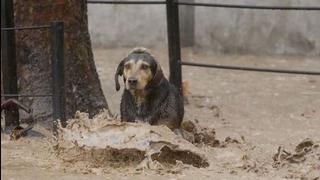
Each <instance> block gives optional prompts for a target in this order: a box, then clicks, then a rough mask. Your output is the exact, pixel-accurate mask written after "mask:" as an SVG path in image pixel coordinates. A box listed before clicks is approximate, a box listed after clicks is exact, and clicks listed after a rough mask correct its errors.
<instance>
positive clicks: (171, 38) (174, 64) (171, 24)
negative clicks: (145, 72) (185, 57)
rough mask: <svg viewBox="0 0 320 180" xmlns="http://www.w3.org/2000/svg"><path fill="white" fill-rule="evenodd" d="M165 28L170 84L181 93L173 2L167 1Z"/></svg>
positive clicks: (175, 9)
mask: <svg viewBox="0 0 320 180" xmlns="http://www.w3.org/2000/svg"><path fill="white" fill-rule="evenodd" d="M166 2H167V4H166V5H167V28H168V32H167V33H168V49H169V70H170V78H169V79H170V82H171V83H172V84H173V85H175V86H176V87H177V88H178V89H179V91H180V92H181V93H182V89H181V83H182V77H181V76H182V74H181V64H180V63H179V62H180V60H181V48H180V33H179V31H180V30H179V7H178V4H177V3H175V0H167V1H166Z"/></svg>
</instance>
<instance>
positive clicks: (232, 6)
mask: <svg viewBox="0 0 320 180" xmlns="http://www.w3.org/2000/svg"><path fill="white" fill-rule="evenodd" d="M175 3H176V4H178V5H186V6H203V7H219V8H235V9H264V10H309V11H310V10H311V11H314V10H316V11H318V10H320V7H306V6H256V5H235V4H217V3H199V2H197V3H190V2H178V1H176V2H175Z"/></svg>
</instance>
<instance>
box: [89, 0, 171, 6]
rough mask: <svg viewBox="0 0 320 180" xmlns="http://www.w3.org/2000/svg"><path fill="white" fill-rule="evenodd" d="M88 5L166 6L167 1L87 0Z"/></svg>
mask: <svg viewBox="0 0 320 180" xmlns="http://www.w3.org/2000/svg"><path fill="white" fill-rule="evenodd" d="M87 3H90V4H130V5H138V4H145V5H155V4H166V2H165V1H90V0H87Z"/></svg>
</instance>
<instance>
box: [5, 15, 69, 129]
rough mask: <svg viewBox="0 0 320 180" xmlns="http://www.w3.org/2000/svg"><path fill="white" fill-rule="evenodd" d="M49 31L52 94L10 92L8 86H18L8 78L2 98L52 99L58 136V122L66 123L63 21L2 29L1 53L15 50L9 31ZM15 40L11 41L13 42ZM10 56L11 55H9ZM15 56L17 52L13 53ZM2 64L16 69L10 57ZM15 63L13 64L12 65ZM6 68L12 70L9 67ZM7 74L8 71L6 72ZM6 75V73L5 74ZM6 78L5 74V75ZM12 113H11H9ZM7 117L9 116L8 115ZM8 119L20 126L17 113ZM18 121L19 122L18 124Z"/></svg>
mask: <svg viewBox="0 0 320 180" xmlns="http://www.w3.org/2000/svg"><path fill="white" fill-rule="evenodd" d="M39 29H47V30H50V32H51V69H52V94H18V93H17V92H8V91H10V90H8V88H6V86H12V85H14V86H17V85H16V84H17V80H16V78H15V77H10V76H6V78H5V79H3V80H4V81H6V83H4V94H1V97H5V98H6V99H9V98H18V97H34V98H43V97H52V109H53V120H54V123H53V124H54V134H56V133H57V132H56V128H57V127H56V125H57V120H58V119H60V120H61V121H62V122H63V121H65V88H64V52H63V47H64V46H63V44H64V35H63V34H64V24H63V22H62V21H54V22H52V23H51V24H50V25H41V26H27V27H3V28H2V27H1V36H2V37H3V42H1V51H2V52H4V53H6V52H7V51H12V50H13V49H14V50H15V45H14V44H12V43H10V39H9V38H7V35H8V33H6V32H7V31H21V30H39ZM12 40H14V39H11V41H12ZM7 54H9V53H7ZM13 54H15V52H13ZM1 61H2V62H1V63H4V64H6V65H7V64H8V62H9V61H10V62H11V66H12V65H13V67H16V59H15V57H10V56H9V55H6V56H3V57H2V58H1ZM12 63H13V64H12ZM5 68H8V69H10V68H12V67H10V66H7V67H5ZM6 72H7V71H6ZM3 73H5V72H3ZM4 76H5V74H4ZM8 113H10V112H8ZM6 116H7V114H6ZM8 117H10V118H13V121H15V122H13V124H19V114H17V113H15V117H13V116H10V115H8ZM10 118H9V119H7V118H6V124H8V123H9V124H10V122H7V121H10ZM17 121H18V122H17Z"/></svg>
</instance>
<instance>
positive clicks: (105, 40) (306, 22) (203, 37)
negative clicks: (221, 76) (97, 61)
mask: <svg viewBox="0 0 320 180" xmlns="http://www.w3.org/2000/svg"><path fill="white" fill-rule="evenodd" d="M185 1H186V0H185ZM197 2H221V3H230V4H251V5H283V6H290V5H291V6H299V5H300V6H320V0H281V1H279V0H268V1H257V0H229V1H225V0H197ZM180 7H181V9H182V11H184V10H185V9H184V8H186V6H180ZM88 9H89V12H88V13H89V28H90V32H91V38H92V42H93V45H94V46H96V47H127V46H147V47H166V42H167V40H166V37H167V36H166V11H165V6H163V5H149V6H143V5H141V6H140V5H139V6H137V5H134V6H132V5H131V6H130V5H125V6H124V5H89V8H88ZM181 22H185V20H182V21H181ZM181 30H182V31H186V30H183V29H181ZM194 32H195V48H196V49H197V50H201V51H206V52H214V53H226V54H239V53H243V54H247V53H249V54H289V55H310V56H317V55H320V12H319V11H270V10H269V11H268V10H238V9H224V8H206V7H196V8H195V28H194ZM183 37H186V36H183Z"/></svg>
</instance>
